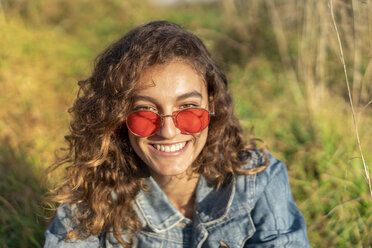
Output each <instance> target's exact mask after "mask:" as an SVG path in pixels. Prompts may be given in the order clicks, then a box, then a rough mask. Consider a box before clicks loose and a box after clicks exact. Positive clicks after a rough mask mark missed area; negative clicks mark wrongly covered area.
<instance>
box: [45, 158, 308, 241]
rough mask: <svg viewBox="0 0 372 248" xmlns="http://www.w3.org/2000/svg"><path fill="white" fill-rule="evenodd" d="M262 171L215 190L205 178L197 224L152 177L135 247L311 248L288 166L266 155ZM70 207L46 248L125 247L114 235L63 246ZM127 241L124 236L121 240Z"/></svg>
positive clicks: (139, 207)
mask: <svg viewBox="0 0 372 248" xmlns="http://www.w3.org/2000/svg"><path fill="white" fill-rule="evenodd" d="M251 154H252V159H251V160H250V162H249V163H247V164H246V165H244V166H243V167H244V168H246V169H249V168H254V167H259V166H262V165H263V164H264V163H265V156H264V155H263V154H262V153H260V152H258V151H253V152H251ZM268 158H269V159H270V165H269V166H268V168H266V169H265V170H264V171H262V172H260V173H257V174H254V175H250V176H244V175H241V176H238V177H237V178H235V179H234V180H233V181H232V183H231V184H229V185H226V186H223V187H221V188H220V189H219V190H218V191H216V190H215V189H214V188H213V187H210V186H209V185H208V184H207V182H206V180H205V178H204V177H201V178H200V180H199V183H198V186H197V192H196V209H195V214H194V218H193V220H190V219H187V218H185V217H184V216H183V215H182V214H181V213H180V212H179V211H178V210H177V209H176V208H175V207H174V206H173V205H172V204H171V203H170V201H169V200H168V198H167V196H166V195H165V194H164V193H163V191H162V190H161V189H160V188H159V186H158V185H157V184H156V182H155V181H154V180H153V179H152V178H151V177H150V178H148V179H147V180H148V184H149V186H150V187H151V190H150V191H149V192H142V191H141V192H140V193H139V194H138V196H137V198H136V204H135V210H136V212H137V214H138V216H139V218H140V222H141V223H142V225H143V226H144V228H143V229H142V231H141V232H139V233H137V234H136V237H135V245H134V247H174V248H176V247H177V248H181V247H198V248H199V247H201V248H208V247H210V248H216V247H230V248H238V247H252V248H253V247H257V248H263V247H265V248H269V247H293V248H294V247H296V248H301V247H310V245H309V242H308V239H307V233H306V224H305V221H304V218H303V216H302V214H301V213H300V211H299V209H298V208H297V206H296V204H295V202H294V200H293V197H292V193H291V190H290V187H289V183H288V176H287V170H286V166H285V165H284V163H282V162H281V161H279V160H277V159H275V158H274V157H273V156H272V155H271V154H268ZM70 214H71V208H70V207H69V206H67V205H63V204H62V205H61V207H60V208H59V209H58V210H57V213H56V216H55V218H54V220H53V222H52V224H51V226H50V227H49V229H48V230H47V231H46V233H45V236H46V242H45V246H44V247H47V248H51V247H53V248H55V247H61V248H62V247H79V248H83V247H107V248H110V247H121V246H120V244H119V243H118V242H117V240H116V239H115V238H114V236H113V235H112V233H110V232H107V233H103V234H102V235H100V236H90V237H89V238H88V239H86V240H75V241H65V240H64V238H65V236H66V233H67V231H68V230H67V228H68V226H69V222H70V218H69V217H68V216H69V215H70ZM123 238H124V239H125V237H123Z"/></svg>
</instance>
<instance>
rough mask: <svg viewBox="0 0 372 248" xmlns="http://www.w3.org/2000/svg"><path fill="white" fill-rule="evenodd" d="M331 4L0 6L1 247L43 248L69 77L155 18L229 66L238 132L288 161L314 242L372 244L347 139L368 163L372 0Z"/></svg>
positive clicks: (39, 1) (355, 156)
mask: <svg viewBox="0 0 372 248" xmlns="http://www.w3.org/2000/svg"><path fill="white" fill-rule="evenodd" d="M332 6H333V14H334V17H335V21H333V20H332V12H331V9H330V2H329V1H294V0H290V1H288V0H275V1H270V0H265V1H259V0H245V1H243V0H241V1H238V0H235V1H234V0H221V1H216V2H212V3H209V4H181V5H175V6H154V5H152V4H151V3H148V2H146V1H135V0H127V1H122V0H108V1H105V2H104V3H103V1H99V0H90V1H88V0H81V1H73V0H35V1H27V0H18V1H12V0H3V1H0V33H1V35H0V37H1V38H0V106H1V107H0V171H1V173H0V247H42V245H43V242H44V238H43V233H44V231H45V229H46V228H47V226H48V224H49V221H50V220H49V219H46V218H45V214H49V215H50V213H48V212H46V211H45V210H44V209H43V207H42V206H41V202H42V200H43V197H44V194H45V192H47V188H48V186H47V185H46V184H45V183H43V178H44V177H45V168H46V167H47V166H48V165H49V164H50V163H51V162H52V161H53V159H54V151H55V150H56V149H58V148H59V147H61V146H62V145H63V137H64V135H65V134H66V133H67V131H68V122H69V116H68V114H67V109H68V108H69V106H70V105H71V104H72V101H73V99H74V97H75V95H76V92H77V81H78V80H80V79H84V78H85V77H87V76H88V75H89V73H90V71H91V69H92V61H93V59H94V57H95V56H96V55H97V54H98V53H99V52H100V51H101V50H102V49H104V48H105V47H106V46H107V45H108V44H110V43H111V42H112V41H114V40H115V39H117V38H119V37H120V36H122V35H123V34H124V33H125V32H127V31H128V30H130V29H131V28H133V27H135V26H137V25H139V24H143V23H146V22H148V21H151V20H158V19H165V20H169V21H173V22H176V23H178V24H181V25H182V26H184V27H186V28H187V29H188V30H190V31H192V32H194V33H195V34H197V35H198V36H199V37H201V38H202V39H203V40H204V41H205V43H206V45H207V46H208V48H209V49H210V51H211V53H212V54H213V57H214V58H215V59H216V60H217V61H218V62H219V64H220V65H221V67H222V68H223V69H224V71H225V72H226V74H227V76H228V79H229V81H230V87H231V91H232V93H233V95H234V103H235V110H236V114H237V115H238V116H239V118H240V120H241V124H242V126H243V127H244V129H245V130H246V134H247V137H248V135H249V132H250V129H251V128H252V127H254V131H255V135H256V136H257V137H260V138H262V139H263V140H264V141H265V143H266V144H267V145H268V146H269V148H270V150H271V151H272V153H273V154H274V155H275V156H277V157H278V158H280V159H282V160H283V161H285V162H286V164H287V165H288V170H289V176H290V183H291V187H292V192H293V194H294V197H295V200H296V202H297V204H298V206H299V208H300V209H301V211H302V213H303V214H304V216H305V219H306V222H307V225H308V235H309V239H310V243H311V245H312V247H372V232H371V230H372V199H371V192H370V188H369V186H368V180H367V177H368V176H367V174H369V173H370V172H371V169H368V170H365V168H364V164H363V161H362V157H361V152H360V150H359V146H358V142H357V135H356V130H357V131H358V134H359V137H360V144H361V147H362V151H363V156H364V159H365V162H366V165H370V164H371V162H372V139H371V137H372V128H371V126H372V106H371V105H372V104H371V101H372V84H371V80H372V59H371V58H372V3H371V2H370V1H358V0H353V1H346V0H333V2H332ZM335 24H336V27H337V28H338V33H337V32H336V30H335ZM337 34H338V35H339V37H340V42H339V41H338V39H337ZM340 43H341V45H342V53H343V58H344V60H345V68H346V69H345V70H344V67H343V64H342V62H341V59H340V56H341V55H340V54H341V53H340ZM345 71H346V72H347V79H348V81H349V83H350V95H351V97H352V101H353V108H354V112H355V113H354V115H355V119H356V125H354V122H353V113H352V111H351V105H350V98H349V92H348V87H347V81H346V77H345ZM367 172H368V173H367Z"/></svg>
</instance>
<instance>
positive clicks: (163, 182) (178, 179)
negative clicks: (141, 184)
mask: <svg viewBox="0 0 372 248" xmlns="http://www.w3.org/2000/svg"><path fill="white" fill-rule="evenodd" d="M199 177H200V176H199V175H195V174H193V175H189V173H184V174H183V175H177V176H158V175H153V178H154V179H155V181H156V182H157V183H158V185H159V186H160V188H161V189H162V190H163V191H164V193H165V194H166V195H167V197H168V199H169V200H170V202H172V204H173V205H174V206H175V207H176V208H177V209H178V210H179V211H180V212H181V213H182V214H183V215H184V216H185V217H187V218H189V219H192V218H193V216H194V210H195V191H196V187H197V185H198V181H199Z"/></svg>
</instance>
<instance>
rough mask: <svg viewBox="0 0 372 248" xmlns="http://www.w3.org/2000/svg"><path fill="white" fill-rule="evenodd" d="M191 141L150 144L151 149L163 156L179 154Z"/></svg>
mask: <svg viewBox="0 0 372 248" xmlns="http://www.w3.org/2000/svg"><path fill="white" fill-rule="evenodd" d="M189 143H190V142H189V141H184V142H179V143H173V144H150V149H151V150H152V151H154V152H155V153H156V154H159V155H161V156H178V155H180V154H182V153H184V152H185V151H186V149H187V147H188V145H189Z"/></svg>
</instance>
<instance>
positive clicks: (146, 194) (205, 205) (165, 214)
mask: <svg viewBox="0 0 372 248" xmlns="http://www.w3.org/2000/svg"><path fill="white" fill-rule="evenodd" d="M146 182H147V184H148V185H149V186H150V190H149V191H140V193H139V194H138V195H137V198H136V211H137V213H139V216H140V219H141V221H142V224H143V225H145V226H146V225H147V226H148V227H150V228H151V229H152V230H153V231H154V232H163V231H166V230H169V229H170V228H172V227H173V226H175V225H177V224H178V223H179V222H180V221H182V220H183V219H185V217H184V216H183V215H182V214H181V213H180V212H179V211H178V210H177V209H176V208H175V207H174V206H173V204H172V203H171V202H170V201H169V199H168V198H167V196H166V195H165V193H164V192H163V191H162V190H161V188H160V187H159V186H158V184H157V183H156V182H155V180H154V179H153V178H152V177H149V178H147V179H146ZM234 191H235V185H234V183H231V184H229V185H227V186H223V187H221V188H219V189H218V191H216V190H215V188H214V187H211V186H209V185H208V184H207V181H206V179H205V178H204V177H203V176H201V177H200V179H199V183H198V186H197V189H196V211H195V216H194V219H195V218H196V217H198V220H199V221H198V222H202V223H206V222H210V221H214V220H216V219H218V218H221V217H223V216H224V215H225V214H227V212H228V209H229V206H230V205H231V202H232V199H233V195H234Z"/></svg>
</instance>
